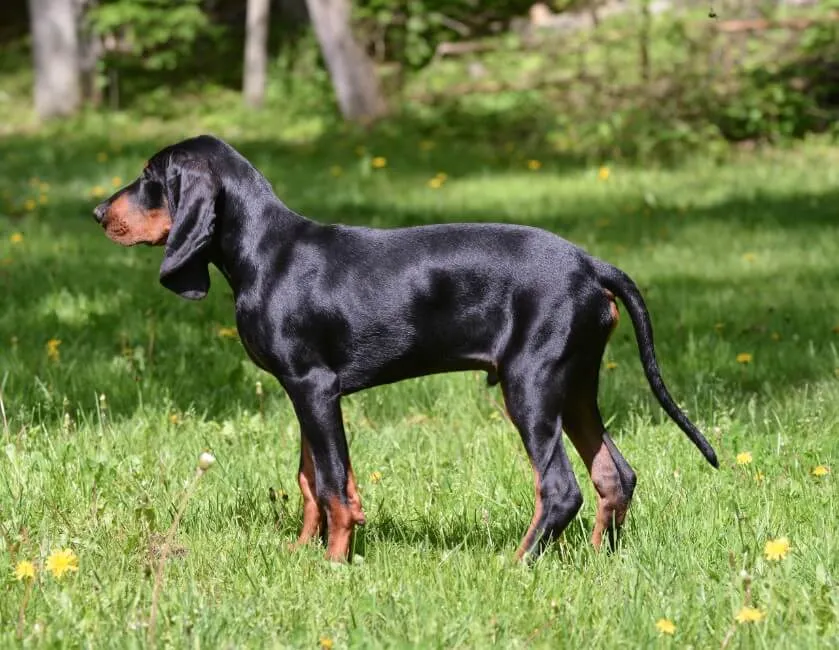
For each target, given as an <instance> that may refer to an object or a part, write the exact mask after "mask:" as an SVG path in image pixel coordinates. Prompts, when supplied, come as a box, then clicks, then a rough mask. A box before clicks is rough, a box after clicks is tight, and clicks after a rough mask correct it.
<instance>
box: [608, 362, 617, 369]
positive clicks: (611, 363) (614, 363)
mask: <svg viewBox="0 0 839 650" xmlns="http://www.w3.org/2000/svg"><path fill="white" fill-rule="evenodd" d="M617 367H618V362H617V361H607V362H606V370H614V369H615V368H617Z"/></svg>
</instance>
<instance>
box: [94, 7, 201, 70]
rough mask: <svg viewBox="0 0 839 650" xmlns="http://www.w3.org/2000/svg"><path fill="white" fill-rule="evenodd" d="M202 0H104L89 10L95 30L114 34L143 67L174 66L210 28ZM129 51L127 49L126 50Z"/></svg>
mask: <svg viewBox="0 0 839 650" xmlns="http://www.w3.org/2000/svg"><path fill="white" fill-rule="evenodd" d="M203 4H204V2H203V0H104V1H103V2H100V3H99V4H98V5H96V6H94V7H93V8H92V9H91V10H90V12H89V20H90V25H91V27H92V28H93V30H94V32H95V33H98V34H101V35H112V36H114V37H115V38H116V39H117V41H118V43H119V49H118V51H119V52H121V53H122V54H123V55H130V56H132V57H134V58H135V59H136V60H138V61H140V62H141V65H142V66H143V67H146V68H149V69H152V70H157V69H168V70H171V69H174V68H175V67H176V66H177V65H178V63H179V62H180V61H181V59H182V58H183V57H184V56H186V55H187V54H189V52H190V48H191V47H192V45H193V44H194V43H195V41H196V40H197V39H198V38H199V37H200V36H202V35H206V34H208V33H209V32H210V31H211V23H210V20H209V18H208V16H207V14H206V13H205V12H204V11H203V9H202V6H203ZM125 50H127V51H125Z"/></svg>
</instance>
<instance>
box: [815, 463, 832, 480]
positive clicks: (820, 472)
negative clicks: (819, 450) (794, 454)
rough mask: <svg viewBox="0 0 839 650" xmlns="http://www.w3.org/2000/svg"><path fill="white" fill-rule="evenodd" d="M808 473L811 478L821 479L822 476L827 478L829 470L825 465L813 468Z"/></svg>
mask: <svg viewBox="0 0 839 650" xmlns="http://www.w3.org/2000/svg"><path fill="white" fill-rule="evenodd" d="M810 473H811V474H812V475H813V476H817V477H819V478H821V477H822V476H827V475H828V474H830V468H829V467H828V466H827V465H816V466H815V467H814V468H813V471H812V472H810Z"/></svg>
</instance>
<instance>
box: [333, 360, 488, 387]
mask: <svg viewBox="0 0 839 650" xmlns="http://www.w3.org/2000/svg"><path fill="white" fill-rule="evenodd" d="M359 370H360V371H359V372H356V370H355V369H354V368H353V367H352V366H349V367H347V368H346V369H345V370H344V372H342V373H340V377H341V392H342V393H343V394H345V395H346V394H350V393H355V392H358V391H361V390H364V389H366V388H373V387H374V386H382V385H384V384H392V383H394V382H398V381H402V380H405V379H413V378H415V377H424V376H426V375H435V374H441V373H446V372H458V371H465V370H484V371H486V372H489V373H494V372H495V371H496V365H495V363H494V362H493V361H491V360H489V359H479V358H452V359H429V358H427V357H426V358H420V357H418V356H417V357H415V356H413V355H410V356H406V357H401V358H399V359H395V360H393V361H390V362H389V363H386V364H383V365H382V366H380V367H378V368H375V369H370V368H365V369H359Z"/></svg>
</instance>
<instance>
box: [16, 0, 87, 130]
mask: <svg viewBox="0 0 839 650" xmlns="http://www.w3.org/2000/svg"><path fill="white" fill-rule="evenodd" d="M76 6H77V5H76V1H75V0H29V22H30V25H31V27H32V54H33V58H34V64H35V110H36V112H37V113H38V116H39V117H40V118H42V119H46V118H50V117H58V116H62V115H70V114H71V113H74V112H75V111H76V110H77V109H78V107H79V101H80V98H81V93H80V91H79V86H80V84H79V39H78V33H77V31H76Z"/></svg>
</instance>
